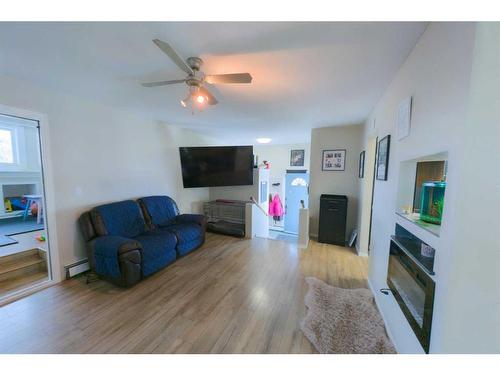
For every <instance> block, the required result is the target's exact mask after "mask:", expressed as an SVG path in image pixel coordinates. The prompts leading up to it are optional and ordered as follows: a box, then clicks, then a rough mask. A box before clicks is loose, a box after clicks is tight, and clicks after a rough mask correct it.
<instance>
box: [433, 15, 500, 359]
mask: <svg viewBox="0 0 500 375" xmlns="http://www.w3.org/2000/svg"><path fill="white" fill-rule="evenodd" d="M461 139H462V141H463V143H462V145H461V150H460V151H461V152H460V153H459V154H458V155H457V156H458V158H457V162H458V169H457V175H458V178H457V190H456V197H457V199H456V200H455V203H454V206H453V216H454V217H455V218H456V219H455V222H454V226H453V227H452V228H450V231H451V236H450V237H449V239H450V241H451V244H450V246H449V259H447V264H448V267H447V268H448V270H447V272H446V274H444V275H443V276H444V277H446V280H445V279H443V280H442V281H443V283H445V284H444V285H443V287H442V288H441V289H440V291H439V292H440V293H439V294H438V296H439V297H440V298H442V299H443V307H442V309H443V311H442V314H441V315H440V316H438V317H436V318H437V319H436V322H437V323H438V328H439V329H438V330H437V331H436V336H435V337H434V347H435V348H439V350H440V351H444V352H454V353H500V240H499V239H498V233H499V229H500V224H499V221H498V212H500V168H499V163H500V153H499V151H500V24H499V23H479V24H478V26H477V28H476V38H475V46H474V55H473V62H472V74H471V81H470V96H469V100H468V106H467V115H466V121H465V127H463V132H461Z"/></svg>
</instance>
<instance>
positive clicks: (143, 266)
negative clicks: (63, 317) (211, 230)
mask: <svg viewBox="0 0 500 375" xmlns="http://www.w3.org/2000/svg"><path fill="white" fill-rule="evenodd" d="M79 221H80V227H81V229H82V232H83V236H84V238H85V241H86V243H87V250H88V259H89V264H90V268H91V269H92V270H93V271H94V272H95V273H96V274H98V275H99V276H100V277H102V278H104V279H107V280H109V281H111V282H112V283H114V284H116V285H120V286H127V287H128V286H132V285H134V284H136V283H138V282H139V281H140V280H142V279H143V278H145V277H147V276H149V275H151V274H153V273H155V272H157V271H159V270H161V269H162V268H164V267H166V266H168V265H169V264H171V263H173V262H175V260H176V259H177V258H178V257H180V256H184V255H186V254H188V253H190V252H191V251H193V250H195V249H196V248H198V247H200V246H201V245H202V244H203V243H204V241H205V231H206V218H205V217H204V216H203V215H193V214H189V215H186V214H185V215H181V214H180V213H179V209H178V207H177V204H176V203H175V201H174V200H173V199H171V198H170V197H167V196H151V197H144V198H140V199H139V200H137V201H133V200H126V201H121V202H114V203H109V204H105V205H102V206H98V207H95V208H93V209H92V210H90V211H88V212H85V213H83V214H82V215H81V217H80V220H79Z"/></svg>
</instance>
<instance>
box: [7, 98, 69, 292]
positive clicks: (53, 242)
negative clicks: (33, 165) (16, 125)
mask: <svg viewBox="0 0 500 375" xmlns="http://www.w3.org/2000/svg"><path fill="white" fill-rule="evenodd" d="M0 114H5V115H8V116H15V117H20V118H24V119H29V120H35V121H38V125H39V127H40V132H39V134H40V153H41V159H42V178H43V189H44V194H43V197H44V201H45V202H44V207H45V208H46V210H45V220H46V223H47V225H46V231H47V239H48V246H49V251H48V261H49V263H50V267H49V280H51V282H53V283H58V282H60V281H61V280H62V275H63V270H62V268H61V263H62V262H61V256H60V253H59V248H58V246H57V227H56V215H55V212H56V207H55V191H54V186H55V185H54V182H53V181H54V179H53V168H52V157H51V153H50V139H49V134H50V133H49V121H48V118H47V116H46V115H45V114H43V113H39V112H32V111H28V110H24V109H20V108H15V107H10V106H5V105H2V104H0Z"/></svg>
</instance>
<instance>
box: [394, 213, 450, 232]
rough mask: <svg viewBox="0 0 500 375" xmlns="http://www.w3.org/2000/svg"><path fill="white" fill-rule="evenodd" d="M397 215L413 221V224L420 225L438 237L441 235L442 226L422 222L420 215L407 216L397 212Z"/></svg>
mask: <svg viewBox="0 0 500 375" xmlns="http://www.w3.org/2000/svg"><path fill="white" fill-rule="evenodd" d="M396 214H397V215H399V216H401V217H402V218H404V219H406V220H408V221H411V222H412V223H413V224H416V225H418V226H419V227H420V228H422V229H424V230H426V231H427V232H429V233H431V234H432V235H434V236H436V237H439V235H440V233H441V225H436V224H431V223H426V222H425V221H422V220H420V215H419V214H405V213H403V212H396Z"/></svg>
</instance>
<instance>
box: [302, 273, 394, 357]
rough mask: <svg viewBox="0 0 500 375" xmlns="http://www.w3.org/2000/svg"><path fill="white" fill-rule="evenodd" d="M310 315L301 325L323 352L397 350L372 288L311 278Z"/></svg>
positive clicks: (380, 351)
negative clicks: (335, 283) (337, 284)
mask: <svg viewBox="0 0 500 375" xmlns="http://www.w3.org/2000/svg"><path fill="white" fill-rule="evenodd" d="M306 282H307V283H308V284H309V290H308V292H307V294H306V296H305V303H306V306H307V307H308V311H307V315H306V317H305V318H304V320H303V321H302V322H301V324H300V327H301V329H302V331H303V332H304V335H305V336H306V337H307V338H308V339H309V341H311V343H312V344H313V345H314V347H315V348H316V349H317V350H318V352H320V353H322V354H333V353H337V354H341V353H342V354H382V353H384V354H391V353H396V351H395V349H394V346H393V345H392V343H391V341H390V340H389V338H388V337H387V334H386V331H385V326H384V321H383V320H382V317H381V316H380V314H379V312H378V310H377V306H376V305H375V301H374V299H373V295H372V293H371V292H370V290H368V289H342V288H336V287H333V286H330V285H328V284H326V283H324V282H323V281H321V280H318V279H316V278H314V277H307V278H306Z"/></svg>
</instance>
